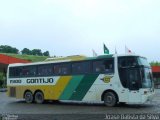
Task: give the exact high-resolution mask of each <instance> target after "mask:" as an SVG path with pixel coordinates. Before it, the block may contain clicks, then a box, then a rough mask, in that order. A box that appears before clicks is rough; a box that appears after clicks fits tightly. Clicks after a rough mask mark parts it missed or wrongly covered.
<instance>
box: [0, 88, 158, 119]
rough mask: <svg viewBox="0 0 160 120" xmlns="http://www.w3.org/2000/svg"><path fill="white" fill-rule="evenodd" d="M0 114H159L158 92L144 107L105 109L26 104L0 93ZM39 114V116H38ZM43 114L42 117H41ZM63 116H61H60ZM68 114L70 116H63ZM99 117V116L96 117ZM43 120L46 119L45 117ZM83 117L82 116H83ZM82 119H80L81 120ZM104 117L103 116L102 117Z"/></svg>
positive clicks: (67, 105)
mask: <svg viewBox="0 0 160 120" xmlns="http://www.w3.org/2000/svg"><path fill="white" fill-rule="evenodd" d="M0 113H1V114H19V115H22V114H27V115H28V116H29V115H30V114H34V116H39V117H40V116H41V117H42V116H45V115H46V116H48V114H50V115H51V116H53V114H56V115H59V116H58V117H60V118H61V119H63V118H67V117H71V118H73V116H74V117H75V116H77V114H89V115H86V116H87V117H89V118H91V119H92V117H94V119H96V117H99V116H100V115H101V117H102V114H113V113H114V114H126V113H127V114H133V113H138V114H140V113H160V90H156V95H155V97H154V99H153V101H152V102H151V103H147V104H144V105H124V106H122V105H119V106H116V107H105V106H104V105H103V104H89V103H88V104H87V103H73V102H72V103H71V102H46V103H44V104H34V103H33V104H27V103H25V102H24V100H17V99H14V98H8V97H7V96H6V94H5V93H4V92H1V93H0ZM39 114H41V115H39ZM42 114H43V115H42ZM62 114H63V116H62ZM65 114H70V116H65ZM98 115H99V116H98ZM46 116H45V118H46V119H47V117H46ZM83 117H84V116H83ZM83 117H82V118H83ZM103 117H104V116H103ZM55 120H57V119H55Z"/></svg>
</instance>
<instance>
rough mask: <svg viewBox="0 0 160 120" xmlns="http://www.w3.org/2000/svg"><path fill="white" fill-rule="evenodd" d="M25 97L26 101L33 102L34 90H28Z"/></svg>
mask: <svg viewBox="0 0 160 120" xmlns="http://www.w3.org/2000/svg"><path fill="white" fill-rule="evenodd" d="M24 99H25V101H26V103H32V102H33V95H32V92H30V91H27V92H26V93H25V95H24Z"/></svg>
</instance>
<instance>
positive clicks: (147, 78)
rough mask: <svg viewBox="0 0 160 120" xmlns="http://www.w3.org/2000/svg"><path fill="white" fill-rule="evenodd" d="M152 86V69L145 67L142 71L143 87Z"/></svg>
mask: <svg viewBox="0 0 160 120" xmlns="http://www.w3.org/2000/svg"><path fill="white" fill-rule="evenodd" d="M151 87H152V73H151V69H149V68H144V69H143V71H142V88H151Z"/></svg>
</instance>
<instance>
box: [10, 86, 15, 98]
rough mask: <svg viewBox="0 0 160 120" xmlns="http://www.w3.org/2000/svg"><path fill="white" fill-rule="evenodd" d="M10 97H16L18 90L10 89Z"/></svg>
mask: <svg viewBox="0 0 160 120" xmlns="http://www.w3.org/2000/svg"><path fill="white" fill-rule="evenodd" d="M10 97H16V88H15V87H10Z"/></svg>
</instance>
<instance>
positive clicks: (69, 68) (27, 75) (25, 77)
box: [7, 54, 154, 106]
mask: <svg viewBox="0 0 160 120" xmlns="http://www.w3.org/2000/svg"><path fill="white" fill-rule="evenodd" d="M7 88H8V92H7V94H8V96H10V97H16V98H18V99H22V98H24V99H25V101H26V102H27V103H32V102H36V103H43V102H44V100H67V101H68V100H69V101H82V102H104V104H105V105H106V106H115V105H116V104H117V103H131V104H143V103H146V102H147V101H150V100H151V99H152V98H153V95H154V87H153V78H152V72H151V67H150V65H149V63H148V62H147V59H146V58H144V57H141V56H138V55H131V54H128V55H117V54H114V55H102V56H97V57H80V56H75V57H66V58H63V59H59V60H58V59H55V60H53V61H45V62H37V63H25V64H10V65H9V66H8V72H7Z"/></svg>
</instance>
